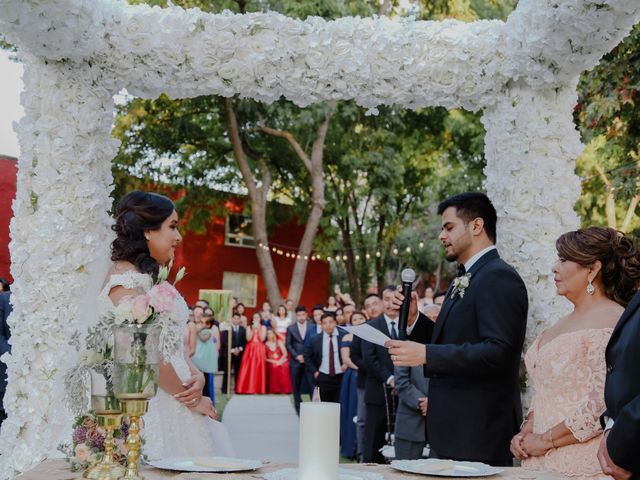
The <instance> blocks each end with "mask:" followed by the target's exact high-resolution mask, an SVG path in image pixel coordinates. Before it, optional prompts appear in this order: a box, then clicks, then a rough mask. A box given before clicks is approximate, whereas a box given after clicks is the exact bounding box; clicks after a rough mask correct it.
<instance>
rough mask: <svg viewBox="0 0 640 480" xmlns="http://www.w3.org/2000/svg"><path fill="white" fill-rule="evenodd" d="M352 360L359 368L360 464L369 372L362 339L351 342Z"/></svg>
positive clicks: (362, 455)
mask: <svg viewBox="0 0 640 480" xmlns="http://www.w3.org/2000/svg"><path fill="white" fill-rule="evenodd" d="M350 359H351V361H352V362H353V363H354V364H355V365H356V366H357V367H358V377H357V380H356V390H357V394H358V410H357V413H356V415H357V420H356V438H357V449H356V450H357V452H356V457H357V459H358V461H359V462H363V461H364V427H365V423H366V420H367V409H366V404H365V403H364V392H365V385H366V384H367V370H366V368H365V364H364V360H363V359H362V339H361V338H360V337H354V338H353V341H352V342H351V350H350Z"/></svg>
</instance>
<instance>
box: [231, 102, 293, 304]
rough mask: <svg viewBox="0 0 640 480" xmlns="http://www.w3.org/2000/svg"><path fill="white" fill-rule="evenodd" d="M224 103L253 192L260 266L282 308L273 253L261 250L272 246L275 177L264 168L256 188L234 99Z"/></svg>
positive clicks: (240, 163) (238, 157)
mask: <svg viewBox="0 0 640 480" xmlns="http://www.w3.org/2000/svg"><path fill="white" fill-rule="evenodd" d="M224 103H225V109H226V112H227V123H228V127H229V138H230V139H231V145H232V147H233V154H234V156H235V158H236V162H237V163H238V167H239V168H240V172H241V174H242V178H243V180H244V183H245V186H246V187H247V191H248V192H249V201H250V202H251V225H252V229H253V238H254V239H255V241H256V243H257V245H258V246H256V257H257V259H258V265H259V266H260V272H261V273H262V279H263V281H264V285H265V288H266V290H267V298H268V299H269V303H271V305H272V306H278V305H280V304H281V303H282V296H281V295H280V287H279V286H278V277H277V274H276V269H275V267H274V266H273V259H272V258H271V251H270V250H268V249H264V248H261V247H260V245H269V238H268V236H267V197H268V194H269V190H270V188H271V174H270V172H269V170H268V168H267V167H266V165H263V166H262V168H261V175H262V185H260V186H259V187H258V186H257V185H256V183H255V180H254V178H253V174H252V173H251V168H250V167H249V162H248V161H247V156H246V154H245V152H244V149H243V147H242V140H241V138H240V130H239V128H238V119H237V117H236V112H235V109H234V106H233V99H231V98H225V100H224Z"/></svg>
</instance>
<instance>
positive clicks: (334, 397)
mask: <svg viewBox="0 0 640 480" xmlns="http://www.w3.org/2000/svg"><path fill="white" fill-rule="evenodd" d="M341 384H342V374H338V375H334V376H333V377H331V376H329V375H327V374H326V373H322V372H320V373H318V378H316V385H318V388H319V389H320V400H322V401H323V402H334V403H340V385H341Z"/></svg>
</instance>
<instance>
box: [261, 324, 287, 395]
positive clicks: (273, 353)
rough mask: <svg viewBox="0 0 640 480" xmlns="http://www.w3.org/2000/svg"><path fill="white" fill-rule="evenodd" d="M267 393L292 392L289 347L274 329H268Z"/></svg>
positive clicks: (266, 343) (266, 345) (266, 344)
mask: <svg viewBox="0 0 640 480" xmlns="http://www.w3.org/2000/svg"><path fill="white" fill-rule="evenodd" d="M265 347H266V351H267V393H285V394H289V393H291V391H292V389H291V377H290V374H289V359H288V354H287V347H285V345H284V342H283V341H282V340H280V337H278V335H276V333H275V332H274V330H273V329H272V328H270V329H269V330H267V341H266V342H265Z"/></svg>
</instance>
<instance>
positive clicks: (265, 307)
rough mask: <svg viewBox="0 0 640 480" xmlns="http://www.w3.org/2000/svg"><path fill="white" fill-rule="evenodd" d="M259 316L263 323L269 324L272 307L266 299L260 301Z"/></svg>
mask: <svg viewBox="0 0 640 480" xmlns="http://www.w3.org/2000/svg"><path fill="white" fill-rule="evenodd" d="M260 316H261V317H262V320H263V321H264V322H265V323H263V325H265V326H266V325H267V323H266V322H268V324H269V325H271V320H273V309H272V308H271V304H270V303H269V302H268V301H265V302H263V303H262V311H261V312H260Z"/></svg>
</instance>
